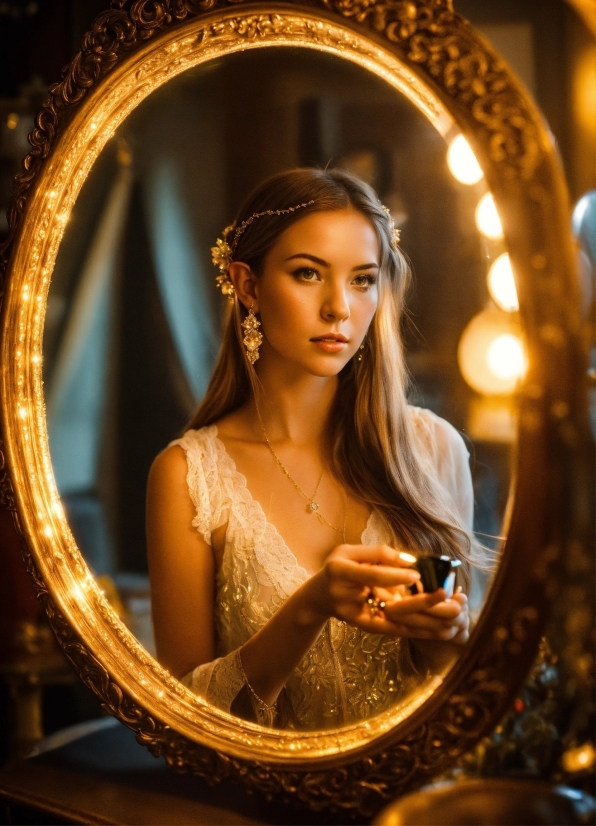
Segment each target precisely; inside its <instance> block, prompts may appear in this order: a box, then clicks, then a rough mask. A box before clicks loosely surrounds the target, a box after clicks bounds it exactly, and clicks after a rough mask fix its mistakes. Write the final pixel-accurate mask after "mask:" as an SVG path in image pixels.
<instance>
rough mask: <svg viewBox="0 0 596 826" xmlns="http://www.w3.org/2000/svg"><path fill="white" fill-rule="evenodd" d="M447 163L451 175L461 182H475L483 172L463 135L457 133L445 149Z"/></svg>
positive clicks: (481, 176) (480, 178)
mask: <svg viewBox="0 0 596 826" xmlns="http://www.w3.org/2000/svg"><path fill="white" fill-rule="evenodd" d="M447 165H448V167H449V170H450V172H451V174H452V175H453V177H454V178H455V179H456V180H458V181H459V182H460V183H461V184H467V185H468V186H471V185H472V184H477V183H478V181H481V180H482V178H483V177H484V172H483V171H482V169H481V168H480V164H479V163H478V161H477V160H476V156H475V155H474V153H473V152H472V149H471V148H470V144H469V143H468V142H467V140H466V139H465V138H464V136H463V135H457V136H456V137H455V138H454V139H453V140H452V141H451V143H450V144H449V149H448V150H447Z"/></svg>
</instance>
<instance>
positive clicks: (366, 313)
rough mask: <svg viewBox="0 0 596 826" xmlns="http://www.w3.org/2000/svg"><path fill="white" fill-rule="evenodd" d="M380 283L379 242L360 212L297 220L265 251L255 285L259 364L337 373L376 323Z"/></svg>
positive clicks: (314, 372)
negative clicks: (281, 362) (278, 362)
mask: <svg viewBox="0 0 596 826" xmlns="http://www.w3.org/2000/svg"><path fill="white" fill-rule="evenodd" d="M378 277H379V242H378V239H377V235H376V233H375V230H374V229H373V226H372V224H370V223H369V221H368V220H367V219H366V218H365V217H364V216H363V215H362V214H361V213H359V212H356V210H353V209H345V210H338V211H335V212H315V213H313V214H311V215H307V216H305V217H304V218H302V219H301V220H299V221H296V223H295V224H292V226H291V227H289V228H288V229H287V230H286V231H285V232H284V233H283V234H282V235H281V236H280V237H279V239H278V241H277V243H276V244H275V246H274V247H272V249H271V250H270V252H269V253H268V255H267V257H266V259H265V263H264V268H263V272H262V274H261V277H260V278H259V279H258V281H257V283H256V286H255V292H256V297H257V301H256V302H255V310H256V311H257V312H258V313H259V315H260V318H261V322H262V325H263V326H262V328H261V329H262V332H263V335H264V339H265V340H264V341H263V345H262V351H261V352H262V356H263V359H267V358H268V357H269V358H271V357H273V358H279V357H281V358H282V359H285V360H287V361H288V362H291V363H292V364H293V365H295V366H296V367H298V366H301V367H302V368H303V369H305V370H306V371H308V372H310V373H312V374H314V375H317V376H334V375H337V374H338V373H339V371H340V370H341V369H342V368H343V367H344V366H345V365H346V363H347V362H348V361H349V360H350V359H351V358H352V357H353V356H354V355H355V354H356V353H357V351H358V348H359V347H360V345H361V343H362V341H363V339H364V336H365V335H366V332H367V330H368V328H369V325H370V323H371V321H372V319H373V316H374V314H375V311H376V309H377V304H378V285H377V280H378ZM289 366H290V365H289V364H288V367H289Z"/></svg>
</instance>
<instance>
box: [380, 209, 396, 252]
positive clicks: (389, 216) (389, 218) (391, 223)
mask: <svg viewBox="0 0 596 826" xmlns="http://www.w3.org/2000/svg"><path fill="white" fill-rule="evenodd" d="M381 207H382V209H383V212H384V213H385V215H386V216H387V221H388V222H389V230H390V232H391V237H392V239H393V241H392V244H391V245H392V247H393V249H394V250H396V249H397V247H398V244H399V242H400V240H401V229H396V227H395V222H394V220H393V215H392V214H391V210H390V209H389V207H386V206H385V204H381Z"/></svg>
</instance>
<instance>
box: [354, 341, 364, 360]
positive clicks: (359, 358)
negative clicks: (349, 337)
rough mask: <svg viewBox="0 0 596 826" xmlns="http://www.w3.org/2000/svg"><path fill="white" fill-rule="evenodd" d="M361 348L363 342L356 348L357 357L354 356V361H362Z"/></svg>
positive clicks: (362, 348) (362, 347)
mask: <svg viewBox="0 0 596 826" xmlns="http://www.w3.org/2000/svg"><path fill="white" fill-rule="evenodd" d="M363 350H364V342H362V344H361V345H360V347H359V348H358V357H357V358H356V361H359V362H360V361H362V351H363Z"/></svg>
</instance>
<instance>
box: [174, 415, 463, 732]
mask: <svg viewBox="0 0 596 826" xmlns="http://www.w3.org/2000/svg"><path fill="white" fill-rule="evenodd" d="M409 411H410V415H411V416H412V420H413V423H414V425H415V432H416V434H417V435H418V436H419V438H420V439H421V440H422V443H423V445H424V446H425V455H426V456H427V457H428V461H429V462H431V463H432V465H433V466H434V468H435V471H436V473H437V475H438V478H439V480H440V481H441V483H442V485H443V486H444V488H445V490H446V491H447V492H448V493H449V494H450V496H451V498H452V500H453V502H454V505H455V507H456V508H457V510H458V512H459V513H460V514H461V518H462V521H463V523H464V524H465V525H466V526H467V527H469V529H470V530H471V528H472V517H473V492H472V482H471V476H470V470H469V463H468V459H469V455H468V451H467V450H466V447H465V445H464V442H463V440H462V438H461V436H460V435H459V434H458V433H457V431H456V430H455V429H454V428H453V427H452V426H451V425H449V424H448V423H447V422H446V421H444V420H443V419H440V418H439V417H438V416H436V415H434V414H433V413H431V412H430V411H428V410H423V409H421V408H416V407H410V408H409ZM172 444H177V445H180V446H181V447H182V448H183V449H184V451H185V453H186V457H187V462H188V475H187V482H188V488H189V492H190V496H191V499H192V501H193V503H194V506H195V508H196V515H195V517H194V519H193V525H194V527H196V529H197V530H198V531H199V532H200V533H201V535H202V536H203V537H204V539H205V541H206V542H207V543H208V544H211V533H212V531H214V530H215V529H216V528H218V527H220V526H221V525H224V524H226V523H227V528H226V539H225V547H224V550H223V555H222V557H221V559H220V560H219V561H218V563H217V594H216V608H215V628H216V655H217V659H215V660H213V661H212V662H209V663H205V664H203V665H199V666H198V667H197V668H195V669H194V671H192V672H191V673H190V674H188V675H187V676H186V677H185V678H184V680H183V682H184V683H185V684H186V685H187V686H188V687H190V688H191V689H192V690H193V691H194V692H196V693H197V694H200V695H201V696H203V697H205V698H206V699H207V700H209V701H210V702H211V703H213V704H214V705H216V706H217V707H219V708H221V709H223V710H224V711H231V710H232V705H233V703H234V702H235V701H236V699H237V698H238V697H239V695H240V694H241V692H242V691H243V690H244V693H245V694H246V689H245V679H244V676H243V673H242V668H241V664H240V663H239V656H238V650H239V648H240V647H241V646H242V645H243V644H244V643H245V642H246V641H247V640H248V639H249V638H250V637H251V636H252V635H253V634H254V633H255V632H256V631H258V630H259V628H261V626H263V625H264V624H265V623H266V622H267V620H268V619H269V618H270V617H271V616H272V615H273V614H274V613H275V611H276V610H277V609H278V608H279V607H280V605H281V604H282V603H283V602H284V600H286V599H287V598H288V596H290V594H292V593H293V592H294V591H295V590H296V589H297V588H298V587H299V586H300V585H301V584H302V583H303V582H304V581H305V580H306V579H308V577H309V574H308V572H307V571H305V569H304V568H302V567H301V566H300V565H299V564H298V562H297V560H296V557H295V556H294V554H293V553H292V552H291V551H290V549H289V548H288V546H287V545H286V543H285V542H284V540H283V539H282V537H281V535H280V534H279V533H278V531H277V530H276V528H275V527H274V526H273V525H272V524H271V523H270V522H268V521H267V518H266V516H265V513H264V511H263V509H262V507H261V505H260V504H259V503H258V502H256V501H255V500H254V499H253V498H252V496H251V494H250V491H249V490H248V488H247V486H246V479H245V477H244V476H243V475H242V474H240V473H239V472H238V471H237V470H236V467H235V464H234V462H233V460H232V458H231V456H230V455H229V454H228V453H227V451H226V449H225V447H224V445H223V443H222V442H221V441H220V440H219V439H218V438H217V427H216V426H215V425H212V426H210V427H203V428H201V429H200V430H189V431H187V432H186V433H185V434H184V436H183V437H182V438H181V439H178V440H176V441H175V442H172ZM387 541H388V534H387V532H386V530H385V528H384V526H383V523H382V521H381V519H380V518H379V517H378V516H377V514H376V513H375V512H374V511H373V513H371V515H370V517H369V519H368V524H367V526H366V529H365V530H364V532H363V534H362V544H363V545H373V544H377V543H382V542H387ZM408 652H409V649H408V647H407V646H404V645H403V644H401V641H400V640H396V639H393V638H389V637H386V636H381V635H373V634H369V633H366V632H364V631H361V630H360V629H358V628H354V627H352V626H350V625H347V624H346V623H344V622H341V621H339V620H336V619H334V618H332V619H331V620H329V622H328V623H327V625H326V627H325V629H324V631H323V633H321V635H320V636H319V638H318V640H317V642H316V643H315V644H314V645H313V646H312V648H311V649H310V651H309V652H308V653H307V654H306V656H305V657H304V658H303V659H302V661H301V662H300V663H299V665H298V666H297V668H295V669H294V671H293V672H292V674H291V675H290V677H289V678H288V680H287V682H286V685H285V688H284V692H283V695H284V696H283V703H280V704H279V708H280V710H281V709H285V711H283V713H281V718H280V715H279V714H277V715H275V717H274V716H272V715H271V714H270V713H267V712H264V711H263V710H262V709H260V708H258V707H257V704H255V703H254V702H253V703H252V706H253V711H254V717H255V719H256V720H257V721H258V722H260V723H262V724H264V725H286V726H292V727H295V728H300V729H324V728H329V727H332V726H337V725H342V724H345V723H349V722H354V721H356V720H363V719H366V718H368V717H371V716H372V715H374V714H377V713H379V712H380V711H383V710H384V709H386V708H387V707H388V706H390V705H392V704H393V703H395V702H396V700H398V699H400V698H401V697H402V696H404V694H405V693H407V690H408V687H409V686H408V679H407V678H406V677H405V674H406V672H407V671H408V668H409V669H410V674H411V662H409V663H408V656H409V654H408ZM248 699H249V700H250V694H248Z"/></svg>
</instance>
